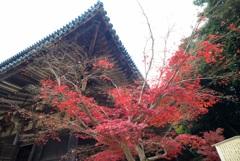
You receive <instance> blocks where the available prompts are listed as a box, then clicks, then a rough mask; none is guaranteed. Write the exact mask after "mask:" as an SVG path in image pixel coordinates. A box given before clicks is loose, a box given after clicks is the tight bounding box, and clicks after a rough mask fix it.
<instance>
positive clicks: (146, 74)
mask: <svg viewBox="0 0 240 161" xmlns="http://www.w3.org/2000/svg"><path fill="white" fill-rule="evenodd" d="M137 3H138V5H139V6H140V8H141V11H142V13H143V16H144V17H145V19H146V21H147V26H148V30H149V33H150V39H151V49H150V50H151V58H150V62H149V65H148V68H147V70H146V71H145V78H144V80H143V85H142V89H141V93H140V97H139V101H138V103H140V102H141V100H142V95H143V91H144V88H145V86H146V84H147V78H148V75H149V73H150V69H151V68H152V63H153V59H154V55H155V53H154V48H155V47H154V46H155V39H154V37H153V32H152V27H151V25H150V22H149V19H148V16H147V15H146V13H145V11H144V9H143V7H142V5H141V3H140V2H139V1H138V0H137ZM144 55H146V54H145V51H144Z"/></svg>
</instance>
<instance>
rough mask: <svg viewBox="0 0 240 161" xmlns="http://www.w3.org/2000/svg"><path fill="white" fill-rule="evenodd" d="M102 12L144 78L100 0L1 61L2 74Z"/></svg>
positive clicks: (124, 53)
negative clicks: (48, 33)
mask: <svg viewBox="0 0 240 161" xmlns="http://www.w3.org/2000/svg"><path fill="white" fill-rule="evenodd" d="M98 11H99V12H101V13H102V14H103V15H104V19H105V21H106V22H107V24H108V25H109V28H110V32H111V36H112V37H113V40H114V41H115V43H116V45H117V46H118V48H119V50H120V51H121V52H122V54H123V55H124V56H125V58H126V60H127V61H128V63H129V65H131V67H132V69H133V70H134V72H135V74H137V75H138V77H139V78H141V79H142V78H143V76H142V74H141V72H140V71H139V69H138V68H137V66H136V65H135V63H134V62H133V60H132V58H131V56H130V55H129V54H128V52H127V50H126V49H125V47H124V46H123V44H122V42H121V40H120V39H119V37H118V35H117V34H116V31H115V30H114V29H113V25H112V24H111V23H110V18H109V17H107V16H106V14H107V12H106V11H105V10H104V8H103V3H102V2H100V1H98V2H97V3H96V4H95V5H93V6H92V7H91V8H90V9H88V10H87V11H85V12H84V13H83V14H82V15H80V16H78V17H77V18H75V19H74V20H72V21H70V22H69V23H68V24H66V25H65V26H63V27H62V28H60V29H58V30H56V31H55V32H53V33H52V34H50V35H48V36H46V37H44V38H43V39H41V40H39V41H38V42H36V43H34V44H33V45H31V46H29V47H28V48H26V49H24V50H22V51H21V52H19V53H17V54H16V55H14V56H12V57H11V58H9V59H7V60H5V61H3V62H0V74H2V73H5V72H7V71H8V70H10V69H11V68H12V67H14V66H16V65H18V64H21V63H22V62H24V61H26V60H27V59H29V58H31V56H33V55H34V54H35V53H36V51H39V50H41V49H42V48H43V47H45V46H46V45H48V44H50V43H51V42H53V41H54V40H56V39H57V38H60V37H61V36H63V35H65V34H67V33H69V32H70V30H71V29H73V28H74V27H76V25H77V24H80V23H81V22H83V21H86V20H87V19H88V18H90V17H91V16H92V15H94V14H95V13H97V12H98Z"/></svg>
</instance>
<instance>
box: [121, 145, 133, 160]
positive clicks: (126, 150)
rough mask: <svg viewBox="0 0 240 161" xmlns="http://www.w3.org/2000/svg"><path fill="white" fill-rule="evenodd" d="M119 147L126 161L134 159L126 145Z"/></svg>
mask: <svg viewBox="0 0 240 161" xmlns="http://www.w3.org/2000/svg"><path fill="white" fill-rule="evenodd" d="M121 148H122V151H123V153H124V155H125V156H126V158H127V160H128V161H135V159H134V158H133V155H132V153H131V151H130V149H129V147H128V145H121Z"/></svg>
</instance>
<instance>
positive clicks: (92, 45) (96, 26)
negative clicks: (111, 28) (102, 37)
mask: <svg viewBox="0 0 240 161" xmlns="http://www.w3.org/2000/svg"><path fill="white" fill-rule="evenodd" d="M94 25H95V32H94V35H93V39H92V41H91V44H90V46H89V50H88V53H89V57H92V56H93V51H94V48H95V44H96V40H97V36H98V30H99V25H100V22H96V21H95V22H94Z"/></svg>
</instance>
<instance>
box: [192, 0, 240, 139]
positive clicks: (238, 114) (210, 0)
mask: <svg viewBox="0 0 240 161" xmlns="http://www.w3.org/2000/svg"><path fill="white" fill-rule="evenodd" d="M194 4H195V5H198V6H204V5H206V7H205V9H204V11H203V12H202V13H200V15H199V18H200V19H202V18H205V19H206V22H205V24H204V25H203V26H202V27H201V28H200V30H198V31H197V33H196V34H195V36H196V37H197V39H196V41H195V42H196V43H195V44H192V46H194V47H196V46H197V44H200V43H202V42H203V41H205V40H207V39H211V42H212V43H214V44H220V45H222V49H223V52H221V55H218V56H216V57H215V61H214V62H206V61H202V62H201V66H200V68H199V73H200V74H202V75H204V77H205V78H208V79H204V80H202V81H201V83H202V85H203V86H205V87H207V88H210V89H213V90H215V91H216V92H220V93H222V97H221V98H220V99H221V101H219V103H217V104H215V105H214V106H213V107H212V108H210V109H209V112H208V114H206V115H204V116H203V117H202V118H201V119H200V120H198V121H197V122H195V123H194V126H193V128H191V130H190V131H191V133H193V134H197V133H199V132H200V131H205V130H212V129H216V128H217V127H223V128H224V129H225V137H232V136H235V135H239V133H240V107H239V101H240V100H239V96H240V72H239V70H240V0H194ZM209 35H212V36H209Z"/></svg>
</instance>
